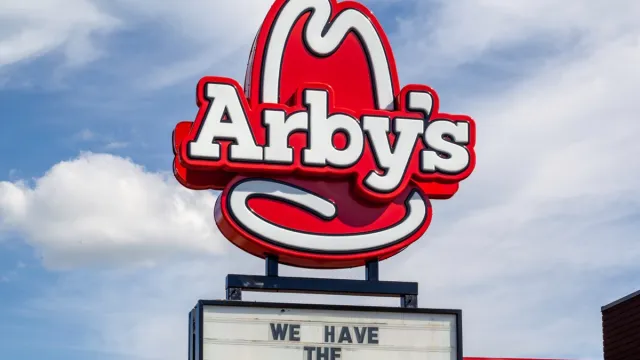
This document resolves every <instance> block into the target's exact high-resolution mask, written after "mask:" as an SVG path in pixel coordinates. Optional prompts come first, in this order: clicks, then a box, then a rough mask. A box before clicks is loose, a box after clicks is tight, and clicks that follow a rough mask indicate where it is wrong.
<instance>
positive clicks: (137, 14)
mask: <svg viewBox="0 0 640 360" xmlns="http://www.w3.org/2000/svg"><path fill="white" fill-rule="evenodd" d="M364 3H365V4H367V5H369V6H370V7H371V8H372V9H373V11H374V13H375V14H376V15H377V16H378V17H379V19H380V20H381V22H382V24H383V26H384V28H385V29H386V31H387V33H388V35H389V37H390V39H391V43H392V46H393V48H394V52H395V55H396V58H397V61H398V65H399V72H400V76H401V81H402V83H403V84H407V83H410V82H412V83H426V84H428V85H430V86H433V87H434V88H435V89H436V90H437V91H438V93H439V94H440V97H441V102H442V107H443V109H444V110H445V111H448V112H453V113H468V114H470V115H472V116H473V117H474V118H475V119H476V122H477V127H478V145H477V153H478V165H477V170H476V172H475V173H474V174H473V175H472V176H471V177H470V178H469V179H468V180H467V181H465V182H464V183H463V184H462V187H461V190H460V192H459V193H458V194H457V195H456V196H455V197H454V198H453V199H451V200H448V201H442V202H435V203H434V219H433V224H432V226H431V228H430V229H429V231H428V232H427V235H426V236H425V237H424V238H423V239H421V240H420V241H419V242H418V243H417V244H415V245H413V246H412V248H411V251H406V252H403V253H402V254H400V255H398V256H397V257H396V258H394V259H391V260H388V261H385V262H384V263H382V265H381V271H382V273H381V276H382V277H383V278H385V279H399V280H402V279H405V280H412V281H419V282H420V289H421V293H422V295H421V300H420V301H421V305H422V306H425V307H447V308H451V307H453V308H461V309H463V311H464V326H465V355H469V356H513V357H516V356H522V357H555V358H570V359H601V358H602V355H601V334H600V313H599V309H600V306H602V305H604V304H606V303H608V302H610V301H613V300H615V299H617V298H619V297H622V296H624V295H626V294H629V293H631V292H633V291H635V290H638V289H639V288H640V281H639V280H638V279H640V266H639V265H638V264H640V243H639V242H638V236H637V234H638V230H640V190H639V189H640V188H639V187H638V186H637V178H638V175H640V161H637V160H636V159H635V157H634V154H638V153H640V145H639V143H638V142H637V136H638V135H639V134H640V125H639V124H638V122H637V121H636V120H637V114H638V113H639V112H640V103H639V102H638V101H637V94H638V93H640V68H638V66H637V65H636V64H637V63H638V62H639V61H640V41H639V39H640V25H639V24H638V23H637V21H636V19H637V18H638V17H639V16H640V5H639V4H638V3H637V2H635V1H633V0H616V1H611V2H609V3H608V4H610V5H606V4H605V3H603V2H601V1H596V0H567V1H564V2H563V5H562V7H560V8H559V7H558V3H557V1H552V0H518V1H511V2H508V3H507V2H504V1H492V0H482V1H481V0H451V1H444V0H428V1H423V0H403V1H399V0H395V1H394V0H371V1H364ZM268 6H269V2H268V1H261V0H237V1H234V2H222V1H217V0H210V1H203V0H187V1H163V2H159V1H144V0H134V1H123V0H116V1H106V0H55V1H44V0H37V1H31V2H29V3H28V5H25V4H23V1H21V0H9V1H3V2H2V4H0V24H1V25H0V119H1V121H0V126H1V131H0V151H1V152H2V154H3V155H0V320H1V321H0V334H2V336H0V355H2V356H0V357H2V358H6V359H17V358H21V359H36V358H46V359H52V360H54V359H71V360H73V359H85V358H88V357H90V358H92V359H116V360H120V359H123V360H129V359H131V360H134V359H135V360H138V359H175V358H178V357H180V356H185V355H186V344H185V340H186V336H184V335H185V334H184V332H185V330H186V326H185V324H186V315H187V311H188V310H189V309H190V307H191V306H192V305H193V304H194V303H195V301H196V300H197V299H200V298H209V299H214V298H221V297H223V289H224V286H223V281H224V275H225V274H227V273H230V272H236V273H238V272H244V273H259V272H260V271H261V270H262V263H261V262H260V261H259V260H257V259H254V258H252V257H251V256H249V255H245V254H244V253H242V252H241V251H240V250H238V249H236V248H234V247H233V246H231V245H229V244H228V242H227V241H226V240H224V239H223V238H222V237H221V235H220V234H219V233H218V232H217V229H216V228H215V225H214V223H213V221H212V216H211V211H212V209H213V202H214V201H215V196H216V194H214V193H207V192H191V191H187V190H185V189H182V188H180V187H179V186H178V184H177V183H176V181H175V180H174V179H173V177H172V175H171V173H170V172H171V160H172V153H171V148H170V139H171V130H172V129H173V127H174V125H175V124H176V123H177V122H178V121H181V120H189V119H192V118H193V116H194V114H195V112H196V110H197V109H196V107H195V99H194V92H195V85H196V82H197V80H198V79H199V78H200V77H201V76H204V75H221V76H229V77H234V78H236V79H238V80H242V76H243V75H244V66H245V64H246V58H247V56H248V50H249V46H250V45H251V41H252V40H253V36H254V34H255V31H256V30H257V28H258V26H259V23H260V21H261V20H262V17H263V16H264V14H265V13H266V11H267V9H268ZM61 8H64V9H65V11H64V12H62V11H60V9H61ZM283 271H284V273H285V274H306V275H311V276H343V277H360V276H361V275H362V274H361V273H362V269H355V270H347V271H337V272H331V273H323V272H319V271H309V270H304V271H303V270H297V269H289V268H285V269H283ZM249 298H250V299H262V298H263V297H260V296H259V295H251V296H250V297H249ZM277 299H285V298H284V297H277V296H276V300H277ZM286 299H290V298H289V297H287V298H286ZM293 299H295V300H297V301H331V302H342V303H345V302H346V303H380V304H387V305H394V304H395V303H389V302H387V301H386V300H384V301H382V300H377V299H350V298H348V299H341V298H333V297H332V298H323V297H313V298H307V297H304V296H296V297H293Z"/></svg>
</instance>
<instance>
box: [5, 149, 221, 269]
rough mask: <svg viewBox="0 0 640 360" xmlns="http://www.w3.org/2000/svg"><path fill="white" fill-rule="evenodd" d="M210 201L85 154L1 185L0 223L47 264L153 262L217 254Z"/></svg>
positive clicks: (123, 162)
mask: <svg viewBox="0 0 640 360" xmlns="http://www.w3.org/2000/svg"><path fill="white" fill-rule="evenodd" d="M214 201H215V197H214V195H213V194H212V193H207V192H193V191H189V190H186V189H184V188H182V187H180V186H179V185H178V184H177V182H175V180H174V179H173V176H172V175H170V174H161V173H153V172H148V171H145V170H144V168H142V167H141V166H139V165H136V164H134V163H133V162H131V161H130V160H128V159H123V158H119V157H116V156H112V155H108V154H92V153H86V154H83V155H81V156H80V157H79V158H77V159H73V160H71V161H63V162H61V163H59V164H56V165H55V166H54V167H52V168H51V169H50V170H49V171H48V172H47V173H46V174H45V175H44V176H42V177H40V178H38V179H35V181H34V182H33V184H29V183H27V182H24V181H16V182H0V219H1V220H2V221H1V222H0V227H2V228H4V229H6V230H12V231H17V232H20V233H21V234H22V235H23V236H24V238H25V240H26V241H27V242H28V243H29V244H30V245H32V246H33V247H35V249H36V250H37V251H38V252H39V253H40V254H41V256H42V258H43V261H44V263H45V264H46V265H47V266H50V267H52V268H69V267H76V266H90V265H93V264H99V265H104V264H110V265H112V264H113V263H122V262H126V263H136V264H153V263H154V262H156V261H158V260H161V259H164V258H170V257H176V256H180V255H184V254H185V253H187V254H191V255H194V254H198V253H204V254H212V253H219V252H221V251H222V246H223V245H224V243H222V242H221V240H220V236H219V233H218V232H217V229H216V227H215V225H214V223H213V221H212V218H213V214H212V208H213V203H214Z"/></svg>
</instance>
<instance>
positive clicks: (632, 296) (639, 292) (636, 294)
mask: <svg viewBox="0 0 640 360" xmlns="http://www.w3.org/2000/svg"><path fill="white" fill-rule="evenodd" d="M638 296H640V290H638V291H636V292H634V293H632V294H629V295H627V296H625V297H623V298H620V299H618V300H616V301H614V302H612V303H609V304H607V305H605V306H603V307H601V308H600V310H601V311H605V310H609V309H611V308H612V307H614V306H616V305H620V304H622V303H624V302H627V301H629V300H631V299H633V298H635V297H638Z"/></svg>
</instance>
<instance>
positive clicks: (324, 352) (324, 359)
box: [316, 347, 331, 360]
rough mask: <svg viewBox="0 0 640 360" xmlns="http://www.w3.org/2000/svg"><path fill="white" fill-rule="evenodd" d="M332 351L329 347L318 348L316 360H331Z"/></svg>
mask: <svg viewBox="0 0 640 360" xmlns="http://www.w3.org/2000/svg"><path fill="white" fill-rule="evenodd" d="M330 354H331V353H330V352H329V348H328V347H325V348H322V347H319V348H317V349H316V360H330V359H329V355H330Z"/></svg>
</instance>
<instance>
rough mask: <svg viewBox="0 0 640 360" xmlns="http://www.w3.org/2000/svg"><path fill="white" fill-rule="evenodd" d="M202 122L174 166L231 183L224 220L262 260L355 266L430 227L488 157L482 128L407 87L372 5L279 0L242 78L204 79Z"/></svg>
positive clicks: (185, 138)
mask: <svg viewBox="0 0 640 360" xmlns="http://www.w3.org/2000/svg"><path fill="white" fill-rule="evenodd" d="M197 103H198V106H199V109H200V110H199V112H198V114H197V117H196V119H195V121H194V122H182V123H179V124H178V125H177V127H176V129H175V131H174V139H173V143H174V144H173V145H174V153H175V161H174V170H175V171H174V172H175V175H176V178H177V179H178V181H180V183H182V184H183V185H184V186H186V187H188V188H191V189H216V190H222V193H221V195H220V196H219V198H218V201H217V203H216V207H215V221H216V223H217V225H218V227H219V228H220V230H221V232H222V233H223V234H224V235H225V236H226V238H227V239H229V240H230V241H231V242H233V243H234V244H236V245H237V246H239V247H240V248H242V249H244V250H245V251H247V252H249V253H251V254H254V255H256V256H259V257H265V256H267V255H274V256H277V257H278V259H279V262H281V263H284V264H290V265H294V266H301V267H312V268H345V267H354V266H359V265H363V264H364V263H365V262H366V261H369V260H373V259H377V260H383V259H386V258H388V257H390V256H393V255H395V254H397V253H398V252H400V251H402V250H403V249H405V248H406V247H407V246H408V245H410V244H411V243H413V242H414V241H416V240H417V239H418V238H419V237H420V236H422V235H423V234H424V232H425V231H426V229H427V227H428V226H429V223H430V221H431V214H432V210H431V206H430V202H429V199H447V198H450V197H451V196H453V195H454V194H455V192H456V191H457V189H458V183H459V182H460V181H461V180H463V179H465V178H466V177H468V176H469V174H470V173H471V172H472V171H473V168H474V165H475V153H474V150H473V147H474V144H475V124H474V122H473V120H472V119H471V118H470V117H468V116H464V115H450V114H443V113H440V112H439V111H438V108H439V102H438V97H437V94H436V92H435V91H434V90H433V89H431V88H429V87H427V86H424V85H407V86H405V87H404V88H402V89H400V85H399V81H398V74H397V71H396V64H395V61H394V57H393V53H392V51H391V47H390V45H389V42H388V40H387V37H386V35H385V33H384V31H383V30H382V28H381V26H380V24H379V23H378V21H377V20H376V18H375V17H374V16H373V14H372V13H371V12H370V11H369V10H368V9H367V8H365V7H364V6H363V5H361V4H358V3H355V2H350V1H345V2H340V3H337V2H336V0H277V1H276V2H275V3H274V4H273V6H272V8H271V10H270V11H269V13H268V14H267V17H266V19H265V21H264V23H263V25H262V27H261V28H260V31H259V32H258V35H257V37H256V39H255V42H254V46H253V49H252V52H251V55H250V58H249V64H248V68H247V74H246V79H245V84H244V90H243V88H242V86H241V85H240V84H239V83H238V82H236V81H235V80H233V79H228V78H223V77H205V78H203V79H202V80H201V81H200V82H199V84H198V87H197Z"/></svg>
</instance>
